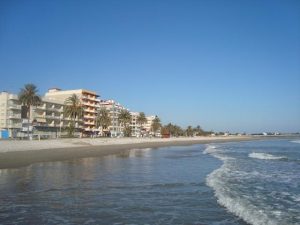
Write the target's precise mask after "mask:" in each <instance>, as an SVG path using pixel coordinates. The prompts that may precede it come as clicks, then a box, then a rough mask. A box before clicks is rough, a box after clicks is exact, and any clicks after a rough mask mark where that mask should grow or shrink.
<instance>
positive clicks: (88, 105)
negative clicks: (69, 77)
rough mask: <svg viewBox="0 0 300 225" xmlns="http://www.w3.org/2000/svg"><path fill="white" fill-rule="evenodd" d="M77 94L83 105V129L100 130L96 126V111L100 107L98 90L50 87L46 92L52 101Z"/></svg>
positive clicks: (46, 95)
mask: <svg viewBox="0 0 300 225" xmlns="http://www.w3.org/2000/svg"><path fill="white" fill-rule="evenodd" d="M73 94H76V95H77V96H78V98H79V99H80V101H81V104H82V105H83V110H84V114H83V130H84V132H85V133H87V134H89V133H94V132H97V131H99V130H98V128H96V113H97V109H98V108H99V107H100V105H99V103H100V100H99V99H98V97H99V96H98V95H97V94H96V92H93V91H88V90H84V89H77V90H60V89H58V88H53V89H49V91H48V92H47V93H46V94H45V97H46V98H47V99H49V100H51V101H53V100H56V101H61V102H64V101H65V100H66V99H67V98H68V97H70V96H72V95H73Z"/></svg>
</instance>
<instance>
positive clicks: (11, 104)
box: [0, 91, 22, 137]
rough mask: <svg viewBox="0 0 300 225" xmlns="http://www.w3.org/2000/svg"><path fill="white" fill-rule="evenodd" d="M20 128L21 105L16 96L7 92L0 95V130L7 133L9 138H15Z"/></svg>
mask: <svg viewBox="0 0 300 225" xmlns="http://www.w3.org/2000/svg"><path fill="white" fill-rule="evenodd" d="M21 128H22V119H21V105H20V104H19V102H18V96H17V95H15V94H11V93H8V92H4V91H3V92H1V93H0V130H6V131H8V135H9V137H16V136H17V133H18V132H19V131H20V130H21Z"/></svg>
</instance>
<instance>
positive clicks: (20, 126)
mask: <svg viewBox="0 0 300 225" xmlns="http://www.w3.org/2000/svg"><path fill="white" fill-rule="evenodd" d="M41 100H42V102H41V104H40V105H39V106H32V107H31V110H30V120H29V121H30V123H28V119H25V118H24V117H26V115H23V118H22V106H21V104H20V103H19V101H18V96H17V95H16V94H11V93H7V92H1V93H0V129H1V130H6V131H8V137H10V138H22V137H27V130H29V134H30V135H31V136H32V134H34V135H38V136H39V137H43V138H49V137H51V138H54V137H58V136H60V135H61V134H62V133H66V132H65V128H67V127H68V126H70V122H71V118H64V116H63V108H64V103H63V102H60V101H54V100H50V99H48V98H47V97H42V98H41ZM75 128H77V130H78V129H80V128H81V126H80V120H76V124H75Z"/></svg>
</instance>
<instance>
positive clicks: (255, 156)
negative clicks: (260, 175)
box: [248, 152, 286, 160]
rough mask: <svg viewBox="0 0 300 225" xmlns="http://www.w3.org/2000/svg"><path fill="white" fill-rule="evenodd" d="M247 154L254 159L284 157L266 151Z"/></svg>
mask: <svg viewBox="0 0 300 225" xmlns="http://www.w3.org/2000/svg"><path fill="white" fill-rule="evenodd" d="M248 156H249V157H250V158H254V159H265V160H276V159H286V157H284V156H275V155H271V154H267V153H259V152H252V153H250V154H249V155H248Z"/></svg>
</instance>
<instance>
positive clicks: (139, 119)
mask: <svg viewBox="0 0 300 225" xmlns="http://www.w3.org/2000/svg"><path fill="white" fill-rule="evenodd" d="M136 122H137V123H138V124H140V130H141V131H142V129H143V124H144V123H147V118H146V116H145V113H143V112H140V114H139V115H138V117H137V119H136ZM141 133H142V132H141Z"/></svg>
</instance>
